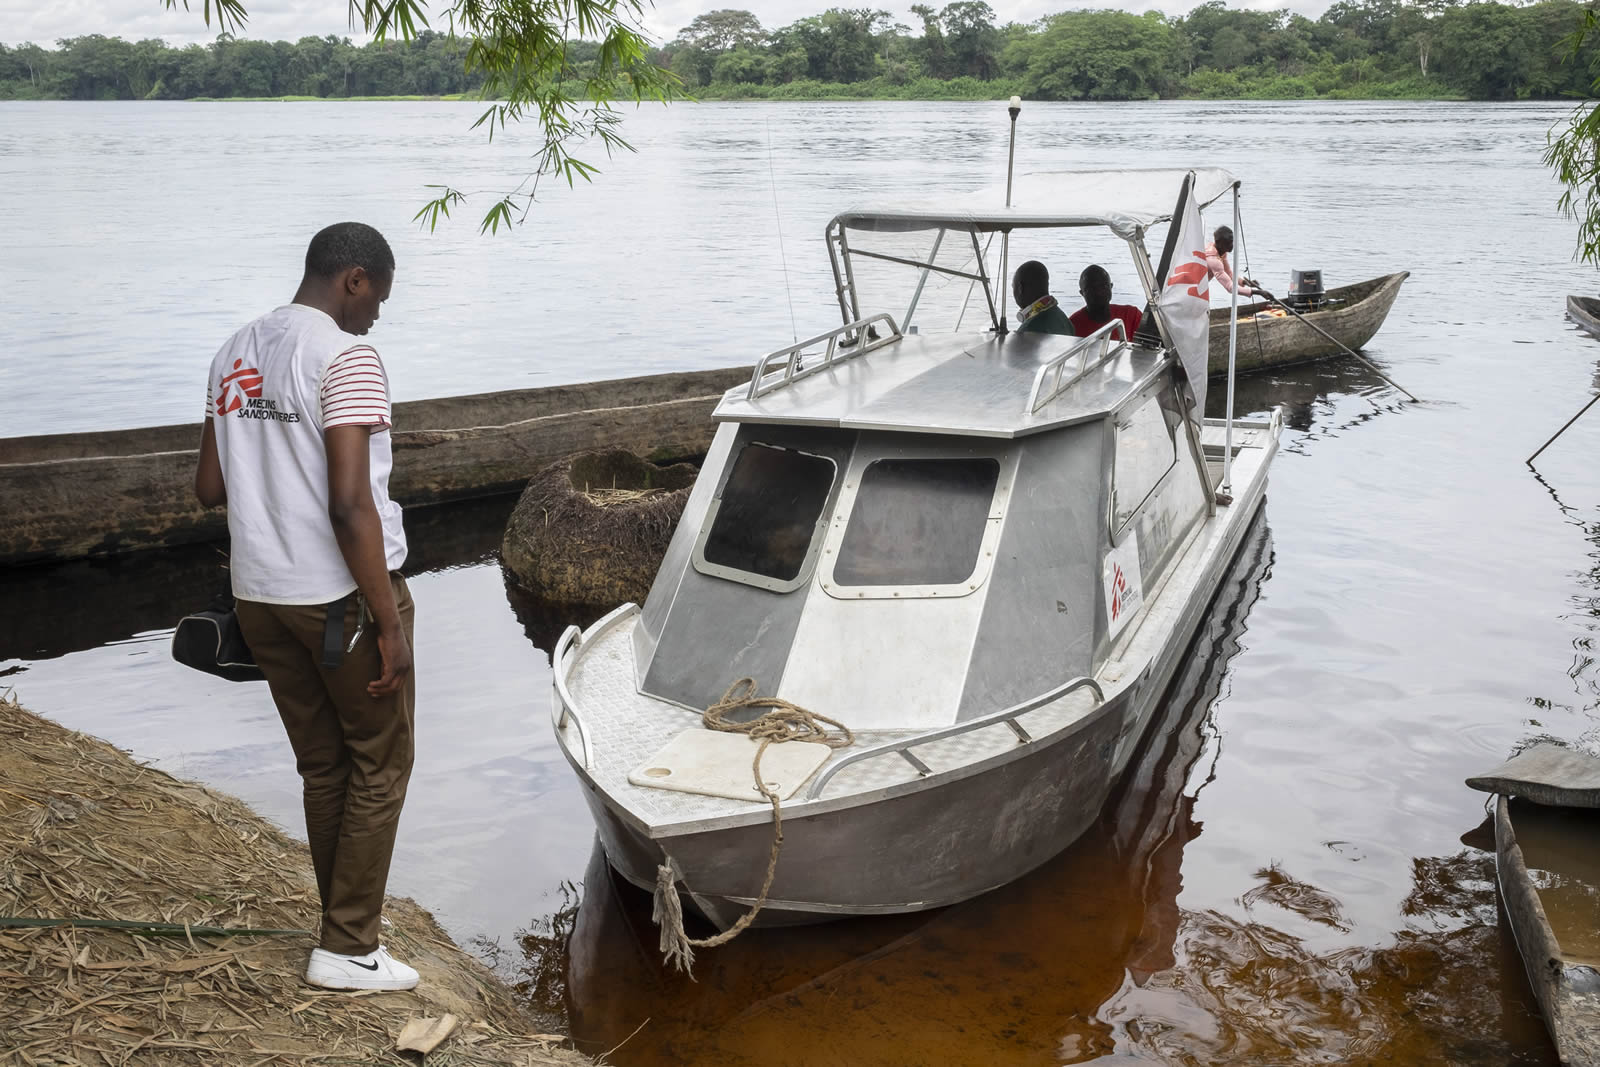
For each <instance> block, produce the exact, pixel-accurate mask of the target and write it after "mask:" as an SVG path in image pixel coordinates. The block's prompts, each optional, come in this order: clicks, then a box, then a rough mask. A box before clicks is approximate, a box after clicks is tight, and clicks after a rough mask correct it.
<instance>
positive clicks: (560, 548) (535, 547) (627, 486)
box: [500, 449, 697, 607]
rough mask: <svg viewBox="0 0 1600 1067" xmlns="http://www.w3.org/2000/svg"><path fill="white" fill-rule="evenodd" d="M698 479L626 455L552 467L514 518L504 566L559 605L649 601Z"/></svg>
mask: <svg viewBox="0 0 1600 1067" xmlns="http://www.w3.org/2000/svg"><path fill="white" fill-rule="evenodd" d="M696 473H697V472H696V470H695V468H694V467H692V466H690V465H688V464H674V465H672V466H670V467H657V466H655V465H654V464H652V463H648V462H646V461H645V460H642V459H640V458H639V457H638V456H635V455H633V454H632V453H630V452H628V451H626V450H623V449H611V450H607V451H602V452H583V453H579V454H578V455H575V456H569V457H567V458H566V459H564V460H561V461H560V462H557V463H552V464H551V465H550V466H548V467H546V468H544V469H543V470H542V471H540V472H539V473H538V474H536V475H534V476H533V478H532V479H531V480H529V482H528V487H527V488H526V489H525V490H523V493H522V498H521V499H520V500H518V501H517V506H516V509H515V510H513V511H512V512H511V517H510V518H509V519H508V520H507V522H506V533H505V538H504V540H503V541H502V543H501V546H500V559H501V562H502V563H504V564H505V567H506V570H507V571H508V572H509V573H510V575H511V577H512V579H513V581H515V582H516V583H517V584H518V585H519V586H521V587H522V588H524V589H526V590H528V591H529V592H531V593H534V594H535V595H537V596H539V597H541V598H542V599H544V600H547V601H550V602H552V603H557V604H592V605H606V606H608V607H609V606H612V605H616V604H620V603H622V602H623V601H626V600H631V601H634V602H635V603H641V604H642V603H643V602H644V599H645V596H646V595H647V594H648V593H649V592H650V583H651V582H652V581H653V580H654V579H655V574H656V570H657V568H659V567H660V566H661V558H662V556H664V555H665V554H666V551H667V545H668V544H670V543H671V541H672V533H673V531H674V530H675V529H676V528H677V526H678V519H679V518H680V517H681V516H682V515H683V508H684V504H685V503H686V502H687V501H688V499H689V491H690V488H691V487H692V486H693V483H694V479H695V475H696Z"/></svg>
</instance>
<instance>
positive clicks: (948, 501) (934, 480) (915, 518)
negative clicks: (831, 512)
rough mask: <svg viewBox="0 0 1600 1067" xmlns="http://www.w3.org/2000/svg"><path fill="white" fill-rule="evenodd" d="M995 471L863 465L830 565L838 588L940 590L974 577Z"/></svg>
mask: <svg viewBox="0 0 1600 1067" xmlns="http://www.w3.org/2000/svg"><path fill="white" fill-rule="evenodd" d="M999 478H1000V464H999V462H998V461H996V460H994V459H990V458H976V459H966V458H962V459H955V458H951V459H880V460H876V461H874V462H872V463H870V464H868V465H867V467H866V469H865V470H864V471H863V472H862V475H861V487H860V489H859V490H858V491H857V493H856V497H855V504H854V506H853V507H852V508H851V509H850V521H849V524H848V525H847V526H846V527H845V532H844V538H843V540H842V541H841V542H840V545H839V558H838V560H837V561H836V562H835V563H834V567H833V578H834V581H835V582H837V583H838V584H839V585H842V586H858V587H859V586H945V585H955V584H957V583H961V582H966V581H967V580H968V579H969V578H970V577H971V576H972V574H973V573H974V571H976V570H977V567H978V553H979V551H980V549H981V548H982V545H983V538H984V534H985V531H986V530H987V528H988V522H989V511H990V505H991V502H992V501H993V500H994V490H995V485H996V483H997V482H998V481H999Z"/></svg>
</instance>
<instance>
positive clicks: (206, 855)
mask: <svg viewBox="0 0 1600 1067" xmlns="http://www.w3.org/2000/svg"><path fill="white" fill-rule="evenodd" d="M317 914H318V905H317V896H316V890H315V887H314V885H313V883H312V882H311V878H310V859H309V857H308V856H307V855H306V851H305V848H304V846H303V845H300V844H298V843H296V842H295V841H293V840H291V839H290V838H288V837H286V836H285V835H284V834H282V833H280V832H279V831H278V830H276V829H275V828H274V827H273V826H272V825H271V824H269V823H267V822H266V821H265V820H263V819H262V818H261V817H259V816H258V815H256V814H255V813H253V812H252V811H250V809H249V808H247V807H245V805H244V804H242V803H241V802H240V801H238V800H235V799H234V798H232V797H228V796H225V795H222V794H219V793H214V792H212V791H211V790H209V789H206V788H204V787H203V786H200V785H197V784H195V783H192V782H184V781H181V780H179V779H176V778H173V777H171V776H170V775H167V774H165V773H163V772H161V771H157V770H154V769H152V768H149V767H144V766H140V765H139V764H137V763H135V762H134V761H133V760H132V759H130V758H129V757H128V756H127V755H126V754H125V753H123V752H121V751H119V750H117V749H115V748H113V747H112V746H110V745H108V744H106V743H105V742H103V741H100V740H97V739H96V738H92V737H88V736H86V735H84V734H78V733H74V732H72V731H69V730H66V729H63V728H62V727H60V726H58V725H56V724H54V723H51V722H49V721H47V720H44V719H41V718H39V717H37V716H35V715H33V714H32V713H30V712H28V711H26V710H25V709H23V708H22V707H21V706H20V705H19V704H18V703H17V702H16V701H15V700H13V699H7V698H3V697H0V916H16V917H34V918H49V917H72V918H91V919H121V920H135V921H141V922H169V923H179V924H188V925H189V926H190V927H198V926H225V927H252V928H264V929H265V928H270V929H315V928H316V924H317ZM384 914H385V916H386V917H387V918H388V919H389V920H390V922H391V923H392V924H393V925H392V926H390V927H388V928H386V930H385V942H386V943H387V944H389V945H391V946H393V948H394V950H395V953H396V955H398V956H399V957H400V958H402V959H405V960H407V961H408V962H410V963H412V964H413V965H414V966H415V967H416V968H417V969H418V970H419V971H420V972H421V973H422V984H421V986H420V987H419V988H418V989H417V990H415V991H413V992H408V993H381V994H374V993H367V994H355V995H352V994H348V993H331V992H328V991H325V990H318V989H315V988H313V987H311V986H307V985H306V984H304V982H303V981H302V979H301V975H302V973H303V971H304V969H305V962H306V956H307V953H308V952H309V951H310V949H311V948H312V947H313V945H314V942H313V940H312V939H311V938H310V937H308V936H303V935H302V936H288V937H254V936H251V937H202V936H199V935H197V934H193V933H191V934H189V936H186V937H185V936H178V937H161V936H147V935H144V934H135V933H129V932H122V931H115V930H104V929H93V928H84V927H72V926H57V927H44V928H27V929H9V930H0V1064H5V1065H11V1064H26V1065H29V1067H33V1065H41V1064H52V1065H54V1064H92V1065H97V1067H98V1065H105V1067H120V1065H123V1064H129V1063H162V1064H197V1065H198V1064H204V1065H206V1067H236V1065H237V1067H245V1065H251V1067H255V1065H264V1064H301V1063H303V1064H316V1065H318V1067H323V1065H335V1067H336V1065H340V1064H413V1065H414V1064H416V1063H417V1062H418V1060H417V1058H416V1056H415V1055H414V1054H413V1055H411V1056H409V1057H407V1056H405V1055H402V1054H401V1053H399V1052H397V1051H396V1050H395V1038H396V1037H397V1036H398V1035H399V1033H400V1031H401V1029H402V1028H403V1027H404V1026H405V1024H406V1022H407V1020H409V1019H412V1018H417V1017H422V1016H440V1015H443V1014H445V1013H447V1012H448V1013H453V1014H455V1015H457V1016H459V1017H460V1018H461V1019H463V1020H465V1023H464V1025H463V1026H462V1027H461V1028H460V1029H458V1030H457V1031H456V1032H455V1034H454V1035H452V1036H451V1037H450V1038H449V1040H448V1041H446V1042H445V1043H444V1044H443V1045H442V1046H441V1047H440V1048H439V1049H438V1050H437V1051H435V1052H433V1053H431V1054H429V1055H428V1056H427V1062H428V1063H429V1064H438V1065H440V1067H445V1065H462V1067H466V1065H485V1067H489V1065H493V1067H504V1065H512V1064H517V1065H525V1067H549V1065H566V1067H572V1065H579V1064H587V1063H589V1061H588V1060H587V1059H586V1058H585V1057H582V1056H580V1055H578V1054H577V1053H575V1052H572V1051H569V1050H566V1049H564V1048H562V1047H560V1044H561V1041H562V1039H561V1038H560V1037H559V1036H553V1035H546V1034H537V1033H534V1032H533V1030H532V1028H531V1027H530V1024H529V1020H528V1019H527V1017H526V1016H524V1015H523V1014H522V1012H521V1010H520V1009H519V1008H518V1007H517V1006H516V1004H515V1002H514V1001H513V999H512V995H511V992H510V990H509V989H507V988H506V987H505V986H504V985H503V984H502V983H501V982H499V981H498V980H497V979H496V978H495V977H494V976H493V975H492V974H491V973H490V972H489V971H488V970H487V968H485V967H484V966H483V965H482V964H481V963H479V962H478V961H477V960H475V959H473V958H472V957H470V956H468V955H467V954H466V953H465V952H463V951H462V950H461V949H460V948H458V947H457V946H456V945H455V944H454V943H453V942H451V941H450V939H449V937H448V936H447V935H446V934H445V933H444V931H443V930H441V929H440V928H439V926H438V924H437V923H436V922H435V921H434V920H433V917H432V916H431V915H429V914H428V913H427V912H426V911H424V910H423V909H421V908H419V907H418V906H417V905H416V904H415V903H414V902H412V901H410V900H405V899H401V898H390V900H389V901H388V902H387V904H386V905H385V910H384Z"/></svg>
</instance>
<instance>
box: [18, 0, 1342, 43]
mask: <svg viewBox="0 0 1600 1067" xmlns="http://www.w3.org/2000/svg"><path fill="white" fill-rule="evenodd" d="M933 2H934V3H935V4H936V5H937V6H942V3H941V2H940V0H933ZM989 2H990V4H991V6H992V7H993V8H994V9H995V13H996V14H997V15H998V16H999V19H1000V21H1001V22H1011V21H1019V22H1028V21H1031V20H1033V19H1036V18H1039V17H1040V16H1041V15H1046V14H1051V13H1054V12H1056V11H1062V10H1065V9H1067V8H1075V7H1096V8H1099V7H1121V8H1126V9H1127V10H1129V11H1136V12H1142V11H1148V10H1151V9H1152V8H1155V9H1159V10H1162V11H1165V12H1167V13H1169V14H1181V13H1183V12H1185V11H1187V10H1189V9H1190V8H1192V7H1194V6H1195V5H1196V4H1198V3H1199V2H1200V0H1125V2H1122V3H1116V2H1114V0H1113V2H1104V0H1102V2H1094V0H989ZM867 3H868V0H749V2H747V3H740V2H739V0H657V3H656V5H655V7H654V10H653V12H652V14H651V15H650V17H649V18H648V20H647V21H646V27H645V28H646V29H647V30H648V31H649V32H650V33H651V34H653V35H655V36H656V37H657V38H658V39H661V40H667V39H670V38H672V37H673V36H675V35H676V34H677V32H678V30H680V29H682V28H683V27H684V26H686V25H687V24H688V23H689V20H691V19H693V18H694V17H695V16H696V15H698V14H700V13H701V12H703V11H708V10H712V9H715V8H719V7H743V8H746V9H748V10H750V11H753V12H755V14H756V17H757V18H759V19H760V20H761V23H762V25H764V26H767V27H770V28H776V27H778V26H784V25H787V24H788V23H791V22H793V21H794V20H795V19H798V18H803V17H805V16H806V15H814V14H816V13H818V12H819V11H823V10H825V9H827V8H829V7H835V6H840V7H850V6H861V7H864V6H867ZM189 6H190V8H191V10H189V11H187V12H186V11H184V10H183V3H182V0H178V4H177V10H176V11H168V10H166V7H165V5H164V4H163V2H162V0H0V41H4V42H5V43H7V44H20V43H22V42H24V41H33V42H35V43H37V44H40V45H44V46H46V47H49V46H51V45H53V44H54V42H55V41H57V40H58V39H60V38H62V37H77V36H80V35H82V34H88V33H103V34H105V35H106V36H108V37H125V38H127V39H129V40H140V39H142V38H145V37H160V38H163V39H165V40H166V41H167V42H168V43H169V44H189V43H192V42H199V43H204V42H206V41H210V40H211V39H213V38H214V37H215V36H216V32H217V31H216V28H215V26H214V25H213V27H212V28H211V29H209V30H208V29H207V28H206V24H205V19H204V18H203V17H202V14H201V12H202V11H203V10H204V7H205V0H189ZM428 6H429V8H430V10H432V11H442V10H443V9H444V7H445V6H447V5H446V3H445V2H444V0H432V2H431V3H430V4H429V5H428ZM882 6H884V7H885V8H886V9H887V10H889V11H890V12H892V13H893V14H894V16H895V18H896V19H898V20H899V21H901V22H904V23H906V24H908V25H915V24H916V22H917V19H916V17H915V16H913V15H912V14H911V7H910V3H904V4H901V3H898V2H886V3H883V5H882ZM1229 6H1230V7H1250V8H1261V9H1273V8H1279V7H1290V8H1293V9H1295V10H1296V11H1301V12H1303V13H1305V14H1307V15H1312V16H1315V15H1318V14H1320V13H1321V12H1322V10H1323V9H1324V8H1326V7H1327V3H1326V2H1317V0H1230V3H1229ZM245 9H246V10H247V11H249V12H250V21H249V23H248V25H247V26H246V29H245V32H244V33H243V34H241V36H245V37H255V38H260V39H264V40H269V41H278V40H288V41H293V40H296V39H298V38H301V37H305V36H308V35H309V36H319V37H320V36H322V35H323V34H329V33H335V34H340V35H343V36H352V37H355V36H357V35H355V34H352V33H351V31H350V24H349V22H348V19H347V12H348V10H349V7H348V4H347V2H346V0H245ZM439 28H440V29H443V25H442V20H441V25H440V26H439Z"/></svg>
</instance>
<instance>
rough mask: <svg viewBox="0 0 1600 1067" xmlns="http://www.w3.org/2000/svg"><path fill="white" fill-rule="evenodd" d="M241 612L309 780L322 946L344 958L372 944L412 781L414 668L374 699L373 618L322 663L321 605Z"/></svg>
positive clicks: (246, 604)
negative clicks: (332, 664) (354, 640)
mask: <svg viewBox="0 0 1600 1067" xmlns="http://www.w3.org/2000/svg"><path fill="white" fill-rule="evenodd" d="M392 580H393V583H394V596H395V602H396V603H397V604H398V605H399V608H400V619H401V622H402V623H404V625H405V630H406V640H407V641H410V640H411V634H412V627H413V622H414V619H415V608H414V605H413V604H412V602H411V593H410V591H409V590H408V589H407V588H406V583H405V579H404V578H402V577H400V575H398V574H395V575H393V576H392ZM355 600H356V598H355V597H351V598H350V604H349V606H348V608H347V610H346V612H345V623H344V626H345V628H344V638H343V640H342V641H341V643H340V644H341V647H343V646H344V645H345V644H348V643H349V640H350V638H351V636H352V635H354V633H355V627H356V604H355ZM237 611H238V615H239V627H240V629H241V631H242V632H243V633H244V638H245V641H246V642H248V643H249V645H250V651H251V652H252V653H253V654H254V655H255V659H256V663H257V664H258V665H259V666H260V667H261V672H262V673H263V674H265V675H266V676H267V685H268V686H269V687H270V688H271V689H272V700H273V703H275V704H277V706H278V715H279V717H280V718H282V719H283V728H284V730H285V731H286V732H287V733H288V735H289V744H290V745H291V746H292V747H293V748H294V755H295V769H296V770H298V771H299V772H300V777H301V779H302V780H303V782H304V785H305V809H306V840H307V841H308V842H309V843H310V845H311V863H312V866H313V867H314V868H315V869H316V874H317V892H318V893H319V894H320V895H321V897H322V947H323V948H325V949H327V950H328V951H329V952H338V953H343V954H345V955H365V954H366V953H369V952H373V951H376V949H377V947H378V940H379V938H378V928H379V916H380V914H381V912H382V910H383V896H384V888H385V886H386V885H387V884H388V881H389V861H390V859H391V857H392V856H393V855H394V839H395V831H396V830H397V829H398V828H399V825H400V808H401V806H402V805H403V804H404V803H405V799H406V784H407V782H409V781H410V779H411V759H412V752H413V747H414V746H413V726H412V705H413V703H414V699H415V695H416V683H415V677H416V675H415V672H414V671H412V672H408V673H407V674H406V676H405V681H404V684H403V685H402V687H401V688H400V690H399V692H396V693H391V694H389V695H388V696H384V697H378V698H373V697H371V696H369V695H367V683H368V682H371V681H375V680H377V679H378V678H379V677H381V676H382V674H383V664H382V661H381V659H380V657H379V655H378V632H377V628H376V627H375V626H374V625H373V624H372V623H371V622H368V624H367V627H366V630H365V631H364V632H363V633H362V635H361V641H360V642H359V643H358V644H357V645H356V647H355V649H354V650H353V651H350V652H347V653H345V656H344V660H343V662H342V663H340V665H339V666H338V668H336V669H335V670H324V669H323V668H322V666H321V660H322V637H323V627H324V626H325V624H326V621H327V609H326V607H325V606H323V605H317V604H294V605H290V604H263V603H261V602H259V601H251V600H240V601H238V604H237Z"/></svg>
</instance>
